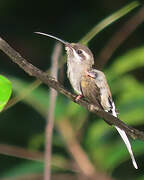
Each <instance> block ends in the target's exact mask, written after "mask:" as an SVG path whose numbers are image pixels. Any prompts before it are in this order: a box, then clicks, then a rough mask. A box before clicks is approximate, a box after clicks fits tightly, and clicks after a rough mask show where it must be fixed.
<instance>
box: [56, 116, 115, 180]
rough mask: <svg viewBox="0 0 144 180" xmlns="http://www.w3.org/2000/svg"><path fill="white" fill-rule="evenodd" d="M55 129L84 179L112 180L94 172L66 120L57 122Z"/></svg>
mask: <svg viewBox="0 0 144 180" xmlns="http://www.w3.org/2000/svg"><path fill="white" fill-rule="evenodd" d="M57 127H58V129H59V131H60V133H61V134H62V136H63V137H64V140H65V143H66V145H67V148H68V150H69V152H70V153H71V155H72V157H73V159H74V160H75V161H76V163H77V165H78V167H79V169H80V171H81V173H82V174H83V175H84V176H85V177H86V179H87V178H88V179H91V180H95V179H101V180H112V178H110V177H109V176H108V175H105V174H104V173H103V172H98V171H96V170H95V168H94V166H93V164H92V163H91V162H90V160H89V158H88V156H87V154H86V153H85V152H84V150H83V149H82V147H81V146H80V144H79V142H78V141H77V139H76V137H75V132H74V131H73V129H72V127H71V125H70V123H69V121H68V120H66V119H64V118H63V119H62V120H59V121H58V122H57Z"/></svg>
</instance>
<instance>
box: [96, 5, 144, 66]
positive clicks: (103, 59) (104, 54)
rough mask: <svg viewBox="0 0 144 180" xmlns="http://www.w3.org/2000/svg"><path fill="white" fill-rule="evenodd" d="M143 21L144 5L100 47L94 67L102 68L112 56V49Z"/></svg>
mask: <svg viewBox="0 0 144 180" xmlns="http://www.w3.org/2000/svg"><path fill="white" fill-rule="evenodd" d="M143 21H144V6H142V7H141V8H140V9H139V11H138V12H137V13H136V15H135V16H132V17H131V18H130V19H129V20H128V22H126V23H125V24H124V25H123V27H122V28H120V30H119V31H118V32H116V33H115V34H114V35H113V36H112V38H111V39H110V41H109V42H108V43H107V45H106V46H105V47H104V48H103V49H102V51H101V53H100V54H99V56H98V57H97V59H96V67H97V68H98V69H102V68H103V66H104V65H105V64H106V63H107V61H108V59H110V57H111V56H112V54H113V53H114V51H115V50H116V49H117V48H118V47H119V46H120V45H121V44H122V43H123V42H124V41H125V40H126V39H127V38H128V37H129V36H130V35H131V34H132V33H133V31H134V30H135V29H136V28H137V27H138V26H139V25H140V24H141V23H142V22H143Z"/></svg>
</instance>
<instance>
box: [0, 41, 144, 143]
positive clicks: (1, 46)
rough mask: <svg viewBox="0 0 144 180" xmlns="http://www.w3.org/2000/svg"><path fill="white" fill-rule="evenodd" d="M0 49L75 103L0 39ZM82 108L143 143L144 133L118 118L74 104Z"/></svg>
mask: <svg viewBox="0 0 144 180" xmlns="http://www.w3.org/2000/svg"><path fill="white" fill-rule="evenodd" d="M0 49H1V50H2V51H3V52H4V53H5V54H7V55H8V56H9V57H10V59H11V60H12V61H13V62H14V63H16V64H17V65H18V66H19V67H20V68H21V69H23V70H24V71H25V72H26V73H27V74H29V75H30V76H33V77H36V78H37V79H39V80H41V81H42V82H43V83H44V84H46V85H48V86H49V87H51V88H54V89H55V90H56V91H58V92H60V93H61V94H63V95H65V96H66V97H68V98H69V99H70V100H72V101H73V102H75V98H76V95H74V94H72V93H71V92H69V91H67V90H66V89H65V88H64V87H63V86H62V85H61V84H60V83H59V82H57V81H56V80H55V79H54V78H53V77H51V76H48V75H47V74H46V73H44V72H43V71H41V70H40V69H38V68H37V67H35V66H33V65H32V64H31V63H29V62H28V61H27V60H26V59H24V58H23V57H22V56H21V55H20V54H19V53H18V52H16V51H15V50H14V49H13V48H12V47H11V46H10V45H9V44H8V43H7V42H6V41H5V40H3V39H2V38H0ZM75 103H77V104H79V105H81V106H83V107H84V108H86V109H88V110H89V111H90V112H93V113H95V114H97V115H98V116H99V117H101V118H103V119H104V120H105V121H106V122H107V123H108V124H111V125H116V126H118V127H119V128H121V129H123V130H124V131H125V132H126V133H127V134H128V135H130V136H131V137H132V138H134V139H140V140H142V141H144V133H143V132H142V131H139V130H137V129H135V128H132V127H129V126H127V125H126V124H125V123H123V122H122V121H121V120H119V119H118V118H116V117H114V116H112V115H111V114H110V113H107V112H105V111H103V110H102V109H100V108H99V107H97V106H94V105H92V104H90V103H88V102H86V101H84V100H79V101H78V102H75Z"/></svg>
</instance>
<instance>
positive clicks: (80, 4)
mask: <svg viewBox="0 0 144 180" xmlns="http://www.w3.org/2000/svg"><path fill="white" fill-rule="evenodd" d="M130 2H132V1H128V0H127V1H126V0H117V1H115V0H109V1H108V0H101V1H81V0H80V1H66V0H61V1H49V0H47V1H33V0H31V1H23V0H21V1H17V0H13V1H10V0H1V1H0V36H2V37H3V38H4V39H5V40H6V41H7V42H8V43H9V44H10V45H11V46H12V47H13V48H15V49H16V50H17V51H18V52H19V53H21V55H22V56H23V57H25V58H26V59H27V60H28V61H29V62H31V63H32V64H34V65H36V66H37V67H39V68H41V69H42V70H47V69H49V68H50V62H51V55H52V52H53V48H54V45H55V41H54V40H52V39H49V38H46V37H42V36H39V35H37V34H34V33H33V32H35V31H41V32H45V33H50V34H53V35H56V36H58V37H60V38H62V39H64V40H67V41H69V42H78V41H79V40H80V39H81V38H82V37H84V36H85V34H87V32H89V31H90V30H91V29H92V28H93V27H94V26H95V25H96V24H97V23H98V22H100V21H101V20H103V19H104V18H105V17H107V16H108V15H110V14H112V13H113V12H114V11H116V10H118V9H120V8H122V7H123V6H125V5H126V4H127V3H130ZM139 8H140V7H137V8H136V9H135V10H133V11H132V12H130V13H129V14H127V15H126V16H124V17H123V18H121V19H120V20H117V21H116V22H115V23H113V24H112V25H110V26H109V27H107V28H106V29H104V30H103V31H102V32H100V33H99V34H98V35H97V36H96V37H94V38H93V39H92V40H91V41H90V43H89V47H90V48H91V50H92V52H93V53H94V56H95V58H97V56H98V55H99V53H100V52H101V50H102V49H103V47H105V46H106V44H107V42H108V41H109V40H110V39H111V38H112V37H113V35H114V33H115V32H117V31H118V30H120V29H121V28H122V27H123V25H124V23H125V22H128V21H129V19H130V18H131V17H132V16H134V15H135V14H136V13H137V12H138V11H139ZM143 32H144V24H143V23H142V24H141V25H139V26H138V27H137V29H136V30H135V31H134V32H133V33H132V34H131V36H130V37H128V38H127V39H126V40H125V41H124V42H123V44H122V45H120V46H119V47H118V48H117V50H116V51H115V52H114V53H113V55H112V56H111V58H110V59H109V61H108V63H107V64H106V65H105V67H104V68H103V71H104V72H105V73H106V76H107V79H108V82H109V84H110V87H111V91H112V94H113V98H114V101H115V104H116V106H117V109H118V110H119V112H120V114H119V117H120V119H121V120H123V121H124V122H126V123H127V124H129V125H132V126H134V127H136V128H138V129H139V130H144V110H143V109H144V33H143ZM63 53H64V51H63ZM95 63H96V64H97V62H95ZM0 74H2V75H4V76H6V77H8V78H9V80H11V81H12V85H13V95H12V97H15V96H17V95H18V94H19V93H20V92H22V91H24V94H25V93H26V92H25V91H26V90H24V89H28V88H29V86H30V85H31V83H32V82H34V80H35V79H34V78H31V77H29V76H28V75H27V74H26V73H25V72H23V71H22V70H21V69H20V68H19V67H18V66H16V65H15V64H13V63H12V62H11V61H10V60H9V58H8V57H7V56H6V55H5V54H4V53H2V52H1V53H0ZM59 80H60V81H61V82H62V83H63V85H64V86H65V87H66V88H67V89H69V90H70V91H72V88H71V86H70V84H69V82H68V80H67V78H66V66H65V65H64V66H63V68H61V71H60V75H59ZM48 109H49V89H48V88H47V87H46V86H44V85H41V86H40V87H39V88H36V89H35V90H33V91H32V92H31V93H30V94H29V95H28V96H26V97H25V98H24V99H23V100H21V101H20V102H19V103H17V104H16V105H14V106H13V107H11V108H9V109H8V110H6V111H4V112H2V113H1V114H0V178H1V179H3V180H9V179H18V180H19V179H29V180H31V179H43V177H42V175H43V168H44V163H43V162H40V161H36V160H38V159H41V156H42V155H43V152H44V146H45V145H44V142H45V125H46V119H47V114H48ZM55 117H56V119H55V128H54V134H53V155H52V172H53V175H52V179H54V180H60V179H63V180H65V179H68V178H69V179H72V180H73V179H83V178H84V177H83V173H82V172H81V171H80V170H79V167H78V165H77V163H76V161H75V160H74V159H75V158H74V155H73V154H71V148H72V146H73V143H71V142H73V139H71V138H69V139H68V138H66V137H71V135H73V136H74V137H75V139H76V142H75V141H74V142H75V143H78V147H80V148H81V150H82V151H83V152H85V155H86V157H88V158H89V160H90V162H91V163H92V165H93V167H94V168H95V169H96V171H100V172H102V173H105V174H108V176H111V177H112V178H113V179H119V180H129V179H130V180H143V179H144V173H143V172H144V163H143V162H144V142H142V141H139V140H135V141H134V140H131V143H132V147H133V151H134V154H135V157H136V160H137V163H138V166H139V170H135V169H134V168H133V166H132V163H131V159H130V157H129V154H128V152H127V150H126V147H125V145H124V143H123V142H122V140H121V138H120V136H119V135H118V133H117V132H116V131H115V130H114V128H113V127H110V126H108V125H107V124H106V123H105V122H104V121H103V120H102V119H100V118H99V117H97V116H96V115H94V114H90V113H88V112H87V111H86V110H85V109H84V108H82V107H80V106H78V105H76V104H74V103H73V102H70V101H69V100H68V99H67V98H66V97H64V96H63V95H60V94H59V95H58V98H57V103H56V110H55ZM20 148H21V149H20ZM35 151H36V152H37V153H35ZM29 152H31V154H29ZM78 153H79V151H76V154H75V156H78ZM19 156H21V157H23V158H20V157H19ZM28 157H31V159H34V160H33V161H32V160H28V159H27V158H28ZM81 162H82V163H83V159H82V160H81Z"/></svg>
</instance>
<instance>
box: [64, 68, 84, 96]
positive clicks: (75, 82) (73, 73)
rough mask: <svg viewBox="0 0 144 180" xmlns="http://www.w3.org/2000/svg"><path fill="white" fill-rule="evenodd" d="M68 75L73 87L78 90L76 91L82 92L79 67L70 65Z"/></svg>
mask: <svg viewBox="0 0 144 180" xmlns="http://www.w3.org/2000/svg"><path fill="white" fill-rule="evenodd" d="M67 75H68V78H69V81H70V83H71V85H72V87H73V89H74V90H75V91H76V93H78V94H81V88H80V81H81V73H80V71H79V69H78V68H77V67H76V66H75V67H73V66H72V65H71V66H68V69H67Z"/></svg>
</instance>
